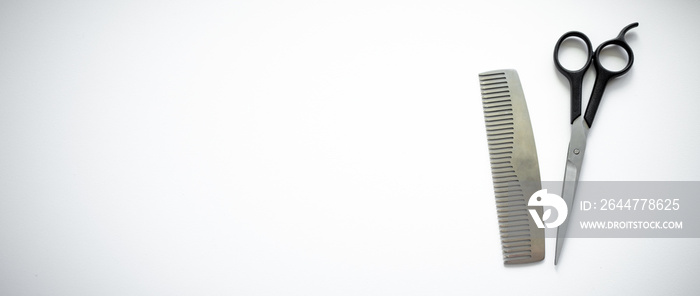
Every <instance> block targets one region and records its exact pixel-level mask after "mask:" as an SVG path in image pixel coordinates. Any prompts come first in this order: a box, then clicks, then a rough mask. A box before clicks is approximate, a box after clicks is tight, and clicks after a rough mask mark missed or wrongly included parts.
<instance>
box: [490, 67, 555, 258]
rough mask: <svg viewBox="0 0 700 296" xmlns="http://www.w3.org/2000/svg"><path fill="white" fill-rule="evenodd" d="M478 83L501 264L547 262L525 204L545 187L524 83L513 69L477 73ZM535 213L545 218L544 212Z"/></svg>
mask: <svg viewBox="0 0 700 296" xmlns="http://www.w3.org/2000/svg"><path fill="white" fill-rule="evenodd" d="M479 81H480V85H481V97H482V103H483V107H484V120H485V123H486V134H487V140H488V145H489V154H490V157H491V173H492V177H493V187H494V193H495V197H496V210H497V214H498V225H499V228H500V233H501V246H502V248H503V261H504V263H505V264H519V263H529V262H536V261H540V260H542V259H544V229H542V228H538V227H537V224H536V223H535V221H533V220H532V217H531V216H530V214H529V212H528V208H532V207H528V206H527V200H528V199H529V198H530V196H532V194H533V193H535V192H536V191H538V190H540V189H541V187H542V185H541V184H542V183H541V182H540V168H539V164H538V161H537V150H536V148H535V140H534V135H533V133H532V126H531V125H530V115H529V113H528V110H527V105H526V103H525V96H524V94H523V90H522V86H521V84H520V78H519V77H518V73H517V72H516V71H515V70H497V71H490V72H484V73H481V74H479ZM535 210H536V211H537V213H538V214H539V215H540V216H541V215H542V207H536V208H535Z"/></svg>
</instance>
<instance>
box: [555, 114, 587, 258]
mask: <svg viewBox="0 0 700 296" xmlns="http://www.w3.org/2000/svg"><path fill="white" fill-rule="evenodd" d="M588 129H589V128H588V125H587V124H586V121H584V120H583V116H579V117H578V118H576V120H574V122H573V123H572V124H571V141H569V150H568V151H569V152H568V153H567V156H566V166H565V168H564V184H563V185H562V190H561V198H562V199H564V202H566V206H567V207H568V212H569V213H568V216H569V217H571V210H572V209H573V205H574V196H575V195H576V185H577V184H578V177H579V174H580V173H581V165H582V164H583V155H584V154H585V152H586V139H587V138H588ZM568 226H569V219H567V220H564V223H562V224H561V225H559V227H558V228H557V247H556V249H555V251H554V264H555V265H556V264H557V262H559V255H560V254H561V248H562V246H563V245H564V238H565V237H566V229H567V227H568Z"/></svg>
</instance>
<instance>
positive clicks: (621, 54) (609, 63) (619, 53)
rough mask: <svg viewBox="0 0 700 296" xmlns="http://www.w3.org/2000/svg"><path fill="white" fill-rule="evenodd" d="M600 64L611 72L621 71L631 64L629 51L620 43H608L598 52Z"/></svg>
mask: <svg viewBox="0 0 700 296" xmlns="http://www.w3.org/2000/svg"><path fill="white" fill-rule="evenodd" d="M598 58H599V59H600V61H599V62H600V65H601V66H602V67H603V68H604V69H605V70H608V71H610V72H620V71H622V70H624V69H625V67H627V65H628V64H629V55H628V54H627V51H626V50H625V49H624V48H623V47H622V46H619V45H616V44H608V45H606V46H605V47H603V48H601V49H600V53H599V54H598Z"/></svg>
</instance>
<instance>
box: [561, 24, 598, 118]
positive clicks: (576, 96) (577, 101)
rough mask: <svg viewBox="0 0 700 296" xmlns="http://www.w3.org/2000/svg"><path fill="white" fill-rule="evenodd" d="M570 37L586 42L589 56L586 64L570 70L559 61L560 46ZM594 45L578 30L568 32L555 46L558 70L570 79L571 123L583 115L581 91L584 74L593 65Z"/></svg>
mask: <svg viewBox="0 0 700 296" xmlns="http://www.w3.org/2000/svg"><path fill="white" fill-rule="evenodd" d="M569 38H578V39H581V40H582V41H583V43H585V44H586V50H587V51H586V53H587V55H588V57H587V58H586V64H585V65H583V67H581V69H578V70H569V69H567V68H564V66H562V65H561V63H560V62H559V47H561V44H562V43H564V40H566V39H569ZM593 54H594V52H593V46H591V40H590V39H588V36H586V34H583V33H581V32H578V31H571V32H568V33H566V34H564V35H562V36H561V38H559V41H557V45H556V46H554V65H555V66H556V67H557V70H559V72H560V73H561V74H563V75H564V77H566V79H567V80H569V88H570V89H571V123H574V120H575V119H576V118H578V117H579V116H581V93H582V92H583V75H584V74H586V70H588V67H590V66H591V60H592V59H593Z"/></svg>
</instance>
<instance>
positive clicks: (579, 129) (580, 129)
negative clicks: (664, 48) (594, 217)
mask: <svg viewBox="0 0 700 296" xmlns="http://www.w3.org/2000/svg"><path fill="white" fill-rule="evenodd" d="M638 25H639V23H632V24H630V25H628V26H626V27H625V28H623V29H622V31H620V34H619V35H617V37H615V38H614V39H611V40H608V41H605V42H603V43H602V44H600V45H599V46H598V48H596V50H595V51H593V50H592V48H593V47H592V46H591V41H590V40H589V39H588V37H587V36H586V35H585V34H583V33H581V32H577V31H572V32H568V33H566V34H564V35H562V36H561V38H559V41H557V44H556V46H555V47H554V65H555V66H556V68H557V70H559V72H560V73H561V74H562V75H564V77H566V79H568V80H569V86H570V88H571V140H570V141H569V150H568V152H567V155H566V167H565V168H564V184H563V186H562V187H563V188H562V194H561V197H562V198H563V199H564V201H565V202H566V205H567V207H568V211H569V212H568V217H571V210H572V209H573V203H574V195H575V193H576V186H577V185H578V177H579V174H580V172H581V165H582V164H583V155H584V152H585V151H586V139H587V137H588V130H589V129H590V128H591V126H592V125H593V119H594V118H595V114H596V111H598V107H599V105H600V100H601V98H602V97H603V92H604V91H605V86H606V85H607V84H608V81H610V80H611V79H613V78H616V77H618V76H621V75H623V74H625V73H627V72H628V71H629V70H630V68H631V67H632V63H634V54H633V53H632V48H630V46H629V45H628V44H627V42H626V41H625V34H626V33H627V31H629V30H630V29H632V28H635V27H637V26H638ZM569 38H578V39H581V40H582V41H583V42H584V43H585V44H586V49H587V50H588V59H587V60H586V64H585V65H583V67H582V68H580V69H578V70H569V69H566V68H564V66H562V65H561V63H559V47H560V46H561V44H562V43H563V42H564V41H565V40H566V39H569ZM608 46H619V47H620V48H622V49H623V50H624V51H625V52H626V53H627V65H626V66H625V67H624V68H622V69H621V70H617V71H612V70H609V69H606V68H605V67H604V66H603V64H601V61H600V53H601V51H602V50H603V49H604V48H605V47H608ZM591 64H593V66H594V68H595V72H596V78H595V82H594V84H593V91H592V92H591V97H590V99H589V100H588V106H587V107H586V113H585V114H584V115H583V116H581V91H582V89H583V76H584V74H585V73H586V71H587V70H588V68H589V67H590V65H591ZM568 225H569V223H568V220H567V221H564V223H562V224H561V225H559V227H558V228H557V246H556V249H555V253H554V264H555V265H556V264H557V262H558V261H559V255H561V248H562V245H563V244H564V237H566V229H567V226H568Z"/></svg>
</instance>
